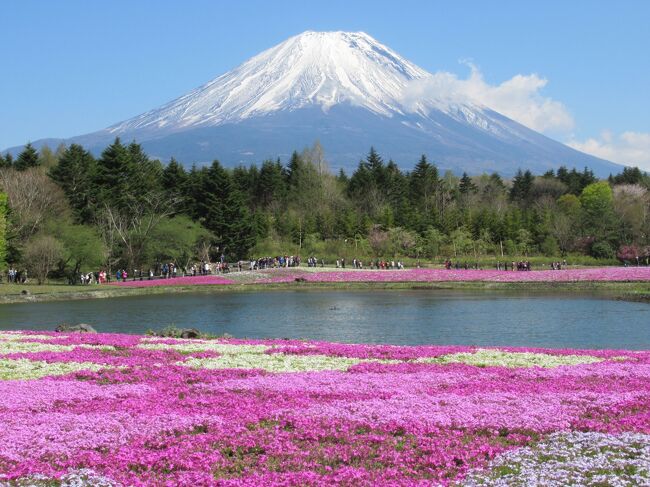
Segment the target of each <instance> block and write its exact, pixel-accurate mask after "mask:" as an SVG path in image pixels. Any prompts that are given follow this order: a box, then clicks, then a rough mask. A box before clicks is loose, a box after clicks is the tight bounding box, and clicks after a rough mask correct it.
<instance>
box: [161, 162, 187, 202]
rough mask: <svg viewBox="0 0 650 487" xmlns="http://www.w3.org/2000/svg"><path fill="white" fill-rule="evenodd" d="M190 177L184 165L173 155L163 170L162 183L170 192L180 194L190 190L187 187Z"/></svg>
mask: <svg viewBox="0 0 650 487" xmlns="http://www.w3.org/2000/svg"><path fill="white" fill-rule="evenodd" d="M188 179H189V178H188V175H187V172H186V171H185V168H184V167H183V165H182V164H179V162H178V161H177V160H176V159H174V158H173V157H172V158H171V160H170V161H169V164H167V165H166V166H165V168H164V169H163V170H162V174H161V176H160V184H161V185H162V187H163V189H164V190H165V191H167V192H168V193H170V194H176V195H180V194H183V193H186V192H188V191H189V188H188V187H187V183H188Z"/></svg>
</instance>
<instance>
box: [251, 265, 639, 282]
mask: <svg viewBox="0 0 650 487" xmlns="http://www.w3.org/2000/svg"><path fill="white" fill-rule="evenodd" d="M265 272H266V274H267V277H264V278H261V279H259V280H258V281H257V282H259V283H265V282H267V283H282V282H293V281H295V280H296V278H304V279H305V280H306V281H308V282H309V281H311V282H446V281H450V282H451V281H453V282H470V281H487V282H578V281H612V282H613V281H650V267H598V268H584V269H565V270H561V271H552V270H534V271H514V272H513V271H497V270H487V269H485V270H474V269H468V270H456V269H450V270H447V269H405V270H348V271H340V270H337V271H319V272H305V271H301V270H289V271H285V270H284V269H280V270H269V271H265Z"/></svg>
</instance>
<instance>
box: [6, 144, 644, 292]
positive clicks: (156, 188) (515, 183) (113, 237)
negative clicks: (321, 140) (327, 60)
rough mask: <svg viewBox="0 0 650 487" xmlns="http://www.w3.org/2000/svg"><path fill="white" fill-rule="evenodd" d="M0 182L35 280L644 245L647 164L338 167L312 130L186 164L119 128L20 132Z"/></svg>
mask: <svg viewBox="0 0 650 487" xmlns="http://www.w3.org/2000/svg"><path fill="white" fill-rule="evenodd" d="M0 184H1V185H2V190H3V191H4V193H5V195H6V197H5V198H4V199H2V201H1V203H2V205H1V206H2V220H3V227H4V228H3V229H2V230H3V232H2V233H3V234H4V237H3V239H2V242H0V244H1V245H0V252H1V253H2V255H1V256H0V258H1V260H2V261H4V262H5V264H4V265H5V266H6V268H7V269H9V268H10V269H12V270H14V271H17V272H19V273H20V272H22V273H23V274H22V275H23V276H29V278H30V279H31V280H32V281H37V282H43V281H45V280H46V279H57V278H58V279H67V280H68V281H69V282H70V283H74V282H78V276H79V275H80V273H83V272H91V271H92V272H96V271H98V270H99V269H104V270H106V271H107V272H109V273H113V272H114V271H115V270H116V269H122V268H123V269H126V270H127V271H128V272H129V274H130V275H133V274H132V273H133V271H134V270H140V272H141V271H142V270H143V269H146V270H148V269H151V268H159V266H161V265H162V264H163V263H173V264H174V265H175V266H177V267H178V268H181V269H188V268H190V267H191V266H192V265H199V263H201V262H204V263H205V262H223V261H224V260H225V261H230V262H234V261H237V260H241V259H243V260H248V259H251V258H258V257H261V256H267V255H272V256H275V255H296V256H302V258H303V259H304V260H305V261H306V260H307V258H308V257H309V256H317V258H318V260H319V262H320V261H321V260H326V261H328V262H329V263H332V262H334V261H335V259H337V258H339V257H343V258H347V259H348V260H349V261H351V260H352V259H353V258H361V259H364V260H368V259H376V258H385V259H395V258H400V259H405V260H406V261H407V262H410V263H414V262H415V261H416V260H417V261H420V262H422V263H423V265H424V263H426V262H437V263H441V262H443V261H444V260H445V259H447V258H450V259H454V260H468V261H471V262H479V261H481V262H485V261H490V260H494V261H497V260H504V259H508V260H521V259H520V258H515V259H513V258H512V257H514V256H519V257H521V256H526V258H527V259H533V260H534V259H536V258H548V259H549V262H550V261H551V260H554V259H557V260H560V258H566V257H567V256H569V258H570V260H571V261H572V262H573V263H583V264H590V263H615V262H616V261H617V260H618V261H619V262H627V263H630V264H633V265H643V264H647V263H648V259H649V258H650V241H649V238H650V237H649V235H650V216H649V215H650V211H648V210H649V209H650V197H649V193H648V189H649V188H650V177H649V176H648V175H647V174H645V173H643V172H642V171H640V170H639V169H637V168H625V169H624V170H623V171H622V172H621V173H620V174H615V175H611V176H610V177H609V178H608V179H603V180H599V179H597V178H596V177H595V176H594V174H593V172H592V171H590V170H589V169H588V168H585V169H583V170H580V171H578V170H576V169H568V168H565V167H560V168H559V169H558V170H557V171H548V172H546V173H544V174H538V175H534V174H532V173H531V172H530V171H527V170H525V168H522V170H520V171H519V172H517V174H516V175H515V176H514V177H513V178H511V179H505V178H502V177H501V176H500V175H499V174H497V173H492V174H482V175H477V176H469V175H467V174H462V175H455V174H452V173H451V172H446V173H444V174H440V173H439V172H438V169H437V167H436V165H435V162H434V161H429V160H428V159H427V157H426V156H425V155H423V156H422V157H421V158H420V160H419V161H418V162H417V164H416V165H415V166H414V168H413V169H412V170H410V171H404V170H402V169H400V168H399V166H398V165H397V164H396V163H395V162H394V161H392V160H388V161H385V160H384V159H383V158H382V156H381V155H380V154H379V153H377V152H376V151H375V150H374V149H372V148H371V149H370V151H369V153H368V155H367V157H366V158H365V159H363V160H361V161H360V162H359V164H358V166H357V168H356V169H355V170H354V172H352V173H351V174H346V173H345V172H344V171H340V172H339V173H338V174H334V173H332V172H330V170H329V169H328V167H327V163H326V156H325V154H324V151H323V149H322V147H321V146H320V144H318V143H315V144H314V145H313V146H312V147H310V148H307V149H305V150H303V151H302V152H300V153H299V152H294V153H293V154H292V156H291V157H290V159H289V161H288V162H287V163H286V164H285V163H283V162H282V161H280V160H279V159H278V160H266V161H263V162H261V165H259V166H258V165H251V166H248V167H243V166H240V167H235V168H233V169H229V168H225V167H224V166H222V165H221V164H220V163H219V162H218V161H214V162H212V163H211V164H210V165H205V166H197V165H193V166H191V168H190V169H186V168H185V167H184V166H183V165H182V164H181V163H179V162H178V161H176V160H174V159H172V160H171V161H170V162H169V163H167V164H163V163H161V162H160V161H158V160H155V159H152V158H150V157H149V156H148V155H147V154H146V153H145V152H144V151H143V149H142V147H141V146H140V145H139V144H137V143H136V142H131V143H128V144H124V143H122V142H121V141H120V140H119V139H116V140H115V141H114V143H113V144H111V145H109V146H108V147H106V149H105V150H104V151H103V152H102V153H101V155H100V156H99V157H94V156H93V155H92V154H91V153H90V152H89V151H87V150H86V149H84V147H82V146H80V145H76V144H73V145H70V146H68V147H66V146H60V147H59V148H58V149H56V150H55V151H53V150H51V149H49V148H48V147H43V148H42V149H41V150H40V151H37V150H36V149H35V148H34V147H33V146H31V145H30V144H27V146H26V147H25V149H24V150H23V151H22V152H21V153H20V154H19V155H18V156H17V157H16V158H15V159H14V158H13V157H12V156H11V155H4V156H0ZM409 259H410V260H409Z"/></svg>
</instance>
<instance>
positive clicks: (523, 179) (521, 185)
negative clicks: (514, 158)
mask: <svg viewBox="0 0 650 487" xmlns="http://www.w3.org/2000/svg"><path fill="white" fill-rule="evenodd" d="M533 180H534V178H533V174H532V173H531V172H530V171H529V170H526V172H522V171H521V169H519V170H518V171H517V174H516V175H515V177H514V179H513V180H512V188H511V189H510V199H511V200H512V201H518V202H521V203H527V202H528V197H529V196H530V190H531V189H532V187H533Z"/></svg>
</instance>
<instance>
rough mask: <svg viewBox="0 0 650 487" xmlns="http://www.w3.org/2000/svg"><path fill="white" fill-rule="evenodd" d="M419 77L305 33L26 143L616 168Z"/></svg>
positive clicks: (258, 156)
mask: <svg viewBox="0 0 650 487" xmlns="http://www.w3.org/2000/svg"><path fill="white" fill-rule="evenodd" d="M431 76H432V75H431V74H430V73H428V72H427V71H425V70H423V69H422V68H419V67H418V66H416V65H415V64H413V63H411V62H409V61H407V60H406V59H404V58H403V57H401V56H400V55H399V54H397V53H396V52H394V51H392V50H391V49H390V48H388V47H386V46H384V45H382V44H381V43H379V42H378V41H376V40H375V39H373V38H372V37H371V36H369V35H368V34H365V33H363V32H311V31H309V32H304V33H302V34H300V35H297V36H294V37H291V38H289V39H288V40H286V41H284V42H282V43H281V44H278V45H277V46H275V47H272V48H270V49H268V50H266V51H263V52H262V53H260V54H258V55H257V56H254V57H253V58H251V59H249V60H248V61H246V62H244V63H243V64H241V65H240V66H238V67H236V68H235V69H233V70H232V71H229V72H227V73H225V74H223V75H221V76H219V77H217V78H215V79H214V80H212V81H210V82H209V83H207V84H205V85H203V86H201V87H199V88H197V89H195V90H193V91H191V92H189V93H188V94H186V95H184V96H181V97H180V98H177V99H175V100H173V101H171V102H169V103H167V104H165V105H163V106H161V107H159V108H156V109H153V110H151V111H148V112H146V113H143V114H141V115H138V116H136V117H134V118H131V119H129V120H126V121H123V122H120V123H117V124H115V125H112V126H110V127H108V128H106V129H104V130H100V131H98V132H94V133H90V134H86V135H82V136H77V137H72V138H70V139H65V140H62V141H61V140H57V139H44V140H41V141H37V142H36V143H34V145H35V146H37V147H38V146H40V145H43V144H45V143H48V144H50V145H51V144H56V143H58V142H65V143H73V142H74V143H79V144H82V145H84V146H85V147H86V148H89V149H90V150H92V151H93V152H96V153H97V152H100V151H101V150H102V149H103V148H104V147H105V146H106V145H108V144H109V143H111V142H112V141H113V139H115V137H120V138H121V139H122V140H125V141H131V140H136V141H137V142H139V143H141V144H142V145H143V147H144V149H145V150H146V151H147V152H148V153H149V154H150V155H151V156H153V157H158V158H160V159H162V160H168V159H169V158H170V157H172V156H173V157H175V158H176V159H178V160H180V161H183V162H184V163H186V164H191V163H206V162H210V161H211V160H213V159H219V160H220V161H221V162H222V163H224V164H226V165H229V166H233V165H237V164H242V163H243V164H247V163H251V162H257V163H261V162H262V161H263V160H264V159H267V158H272V159H275V158H277V157H281V158H284V159H286V158H287V157H288V156H289V155H290V154H291V152H292V151H293V150H300V149H302V148H304V147H306V146H309V145H311V144H313V142H314V141H315V140H319V141H320V143H321V144H322V146H323V147H324V148H325V153H326V158H327V160H328V161H329V163H330V166H331V167H332V168H334V169H338V168H345V169H351V168H353V167H355V166H356V164H357V163H358V161H359V160H360V159H361V158H363V157H364V156H365V154H366V153H367V151H368V149H369V148H370V147H371V146H374V147H375V148H376V149H377V151H378V152H379V153H380V154H382V155H383V156H384V157H385V158H391V159H393V160H395V161H396V162H397V163H398V164H399V165H400V166H402V167H405V168H408V167H412V166H413V165H414V164H415V162H416V161H417V160H418V159H419V157H420V155H421V154H426V155H427V156H428V157H429V159H430V160H432V161H434V162H435V163H436V164H437V165H438V167H439V168H441V169H443V170H445V169H451V170H453V171H454V172H456V173H459V172H462V171H467V172H469V173H470V174H477V173H481V172H484V171H498V172H499V173H501V174H504V175H511V174H513V173H514V172H515V171H516V170H517V169H518V168H528V169H531V170H533V171H534V172H538V173H539V172H543V171H546V170H548V169H556V168H557V167H559V166H561V165H565V166H568V167H577V168H579V169H582V168H583V167H585V166H588V167H589V168H590V169H592V170H593V171H594V172H595V173H596V174H599V175H607V174H609V173H611V172H619V171H620V169H621V167H620V166H618V165H616V164H613V163H611V162H609V161H605V160H602V159H599V158H596V157H593V156H590V155H587V154H584V153H582V152H579V151H576V150H574V149H572V148H570V147H567V146H566V145H563V144H561V143H559V142H557V141H555V140H552V139H550V138H548V137H546V136H544V135H542V134H540V133H537V132H535V131H533V130H531V129H529V128H526V127H524V126H523V125H521V124H519V123H517V122H515V121H513V120H511V119H509V118H507V117H505V116H503V115H501V114H499V113H497V112H496V111H494V110H492V109H490V108H489V107H486V106H483V105H481V104H479V103H476V102H473V101H472V100H470V99H459V98H458V97H457V96H455V97H453V98H452V97H449V96H447V95H443V94H440V96H436V94H435V93H434V94H433V96H432V95H431V94H428V95H427V96H426V97H425V96H415V95H414V92H415V90H413V89H412V88H413V87H414V86H415V84H417V83H418V82H426V80H427V79H429V78H430V77H431Z"/></svg>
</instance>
